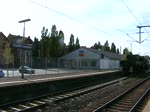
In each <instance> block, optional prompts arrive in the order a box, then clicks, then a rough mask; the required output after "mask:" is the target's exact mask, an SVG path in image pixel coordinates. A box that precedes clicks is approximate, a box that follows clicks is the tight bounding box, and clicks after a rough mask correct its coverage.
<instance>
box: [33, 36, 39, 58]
mask: <svg viewBox="0 0 150 112" xmlns="http://www.w3.org/2000/svg"><path fill="white" fill-rule="evenodd" d="M39 50H40V42H39V40H38V39H37V38H36V37H35V38H34V42H33V56H34V57H39V56H40V55H39Z"/></svg>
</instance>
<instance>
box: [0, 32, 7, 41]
mask: <svg viewBox="0 0 150 112" xmlns="http://www.w3.org/2000/svg"><path fill="white" fill-rule="evenodd" d="M0 37H4V38H5V39H6V40H7V41H8V39H7V38H6V36H5V35H4V34H3V33H2V32H0Z"/></svg>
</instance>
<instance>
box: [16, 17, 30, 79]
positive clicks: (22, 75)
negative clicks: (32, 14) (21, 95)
mask: <svg viewBox="0 0 150 112" xmlns="http://www.w3.org/2000/svg"><path fill="white" fill-rule="evenodd" d="M28 21H31V19H25V20H21V21H18V22H19V23H24V27H23V37H25V22H28ZM22 45H23V41H22ZM21 59H22V73H21V78H22V79H23V78H24V52H23V50H22V57H21Z"/></svg>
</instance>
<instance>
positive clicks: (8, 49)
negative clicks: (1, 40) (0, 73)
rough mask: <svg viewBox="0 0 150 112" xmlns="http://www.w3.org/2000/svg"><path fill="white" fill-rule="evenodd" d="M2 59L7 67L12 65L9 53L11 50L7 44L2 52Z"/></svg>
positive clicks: (11, 56) (12, 57)
mask: <svg viewBox="0 0 150 112" xmlns="http://www.w3.org/2000/svg"><path fill="white" fill-rule="evenodd" d="M3 57H4V59H5V64H7V65H9V64H11V63H13V59H14V55H13V54H12V53H11V48H10V45H9V44H6V46H5V50H4V52H3Z"/></svg>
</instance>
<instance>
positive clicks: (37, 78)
mask: <svg viewBox="0 0 150 112" xmlns="http://www.w3.org/2000/svg"><path fill="white" fill-rule="evenodd" d="M113 72H117V70H111V71H100V72H98V71H80V72H69V73H58V74H41V75H27V76H26V74H24V78H21V76H14V77H4V78H0V87H6V86H13V85H20V84H29V83H38V82H45V81H52V80H62V79H69V78H77V77H86V76H90V75H97V74H99V75H100V74H105V73H113Z"/></svg>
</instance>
